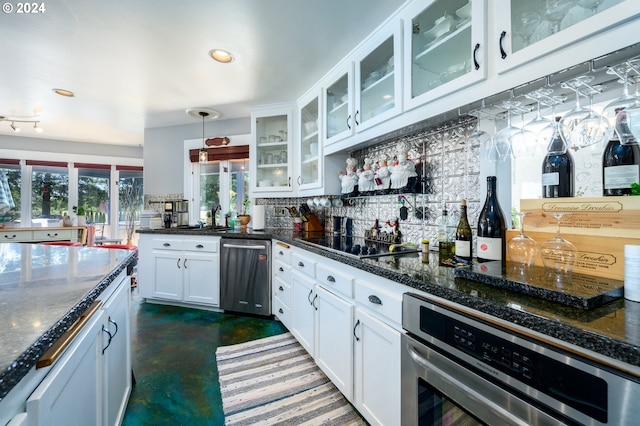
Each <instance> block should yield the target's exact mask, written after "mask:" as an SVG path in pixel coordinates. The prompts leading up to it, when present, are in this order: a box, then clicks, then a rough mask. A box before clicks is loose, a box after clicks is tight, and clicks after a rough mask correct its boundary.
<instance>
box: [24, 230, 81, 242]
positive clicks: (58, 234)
mask: <svg viewBox="0 0 640 426" xmlns="http://www.w3.org/2000/svg"><path fill="white" fill-rule="evenodd" d="M74 233H75V235H73V234H74ZM77 239H78V231H75V230H73V231H72V230H65V229H51V230H47V229H43V230H42V231H33V241H76V240H77Z"/></svg>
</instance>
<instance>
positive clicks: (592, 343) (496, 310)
mask: <svg viewBox="0 0 640 426" xmlns="http://www.w3.org/2000/svg"><path fill="white" fill-rule="evenodd" d="M138 232H140V233H149V234H178V235H179V234H183V235H208V236H221V237H229V238H258V239H276V240H280V241H282V242H284V243H287V244H290V245H292V246H295V247H299V248H302V249H305V250H307V251H309V252H311V253H314V254H317V255H320V256H323V257H326V258H329V259H332V260H335V261H338V262H341V263H344V264H346V265H349V266H352V267H354V268H357V269H360V270H362V271H365V272H369V273H372V274H374V275H378V276H380V277H383V278H386V279H389V280H391V281H395V282H397V283H399V284H403V285H405V286H407V287H410V288H413V289H416V290H419V291H421V292H424V293H428V294H430V295H433V296H435V297H439V298H441V299H445V300H447V301H450V302H453V303H457V304H459V305H462V306H464V307H467V308H471V309H474V310H476V311H478V312H481V313H484V314H487V315H490V316H492V317H495V318H498V319H501V320H503V321H506V322H508V323H511V324H514V325H516V326H520V327H523V328H525V329H528V330H532V331H535V332H537V333H540V334H543V335H545V336H549V337H552V338H554V339H557V340H559V341H561V342H564V343H568V344H570V345H575V346H578V347H580V348H584V349H586V350H589V351H592V352H594V353H596V354H599V355H602V356H606V357H607V358H610V359H613V360H617V361H620V362H623V363H626V364H630V365H632V366H635V367H640V347H637V346H634V345H632V344H629V343H627V342H623V341H620V340H616V339H611V338H608V337H606V336H603V335H601V334H597V333H595V332H591V331H587V330H582V329H580V328H577V327H574V326H571V325H568V324H562V323H561V322H558V321H557V320H555V319H550V318H545V317H543V316H540V315H536V314H532V313H529V312H524V311H521V310H518V309H515V308H512V307H509V306H505V305H504V304H501V303H496V302H492V301H491V300H488V299H483V298H480V297H475V296H471V295H468V294H466V293H464V292H462V291H457V290H453V289H448V288H444V287H442V286H441V285H438V284H430V283H426V282H425V281H423V280H419V279H416V278H412V277H410V276H408V275H405V274H400V273H397V272H394V271H390V270H388V269H384V268H381V267H379V266H376V265H373V264H370V263H368V262H366V261H363V260H360V259H357V258H354V257H350V256H344V255H341V254H339V253H336V252H333V251H329V250H323V249H321V248H318V247H315V246H311V245H309V244H306V243H305V242H303V241H300V240H298V239H296V238H295V237H292V236H291V232H288V231H284V232H283V230H279V229H270V230H269V229H268V230H265V231H251V230H249V231H247V232H245V233H242V232H239V231H235V232H234V231H213V230H207V229H204V230H201V229H195V230H185V229H177V228H169V229H166V228H163V229H154V230H140V231H138ZM436 302H437V300H436ZM567 349H568V350H571V349H570V348H567Z"/></svg>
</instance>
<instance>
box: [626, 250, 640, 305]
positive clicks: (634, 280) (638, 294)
mask: <svg viewBox="0 0 640 426" xmlns="http://www.w3.org/2000/svg"><path fill="white" fill-rule="evenodd" d="M624 298H625V299H628V300H633V301H634V302H640V246H639V245H629V244H627V245H625V246H624Z"/></svg>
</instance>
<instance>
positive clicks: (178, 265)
mask: <svg viewBox="0 0 640 426" xmlns="http://www.w3.org/2000/svg"><path fill="white" fill-rule="evenodd" d="M176 266H177V267H178V269H180V258H178V261H177V262H176Z"/></svg>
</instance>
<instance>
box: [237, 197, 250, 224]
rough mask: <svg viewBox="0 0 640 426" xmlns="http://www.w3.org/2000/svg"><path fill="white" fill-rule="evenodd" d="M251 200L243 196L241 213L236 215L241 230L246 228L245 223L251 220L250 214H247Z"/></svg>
mask: <svg viewBox="0 0 640 426" xmlns="http://www.w3.org/2000/svg"><path fill="white" fill-rule="evenodd" d="M250 205H251V202H250V201H249V199H248V198H245V199H244V201H243V202H242V206H243V209H242V214H239V215H238V220H239V221H240V229H241V230H243V231H246V230H247V224H248V223H249V222H250V221H251V215H250V214H249V206H250Z"/></svg>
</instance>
